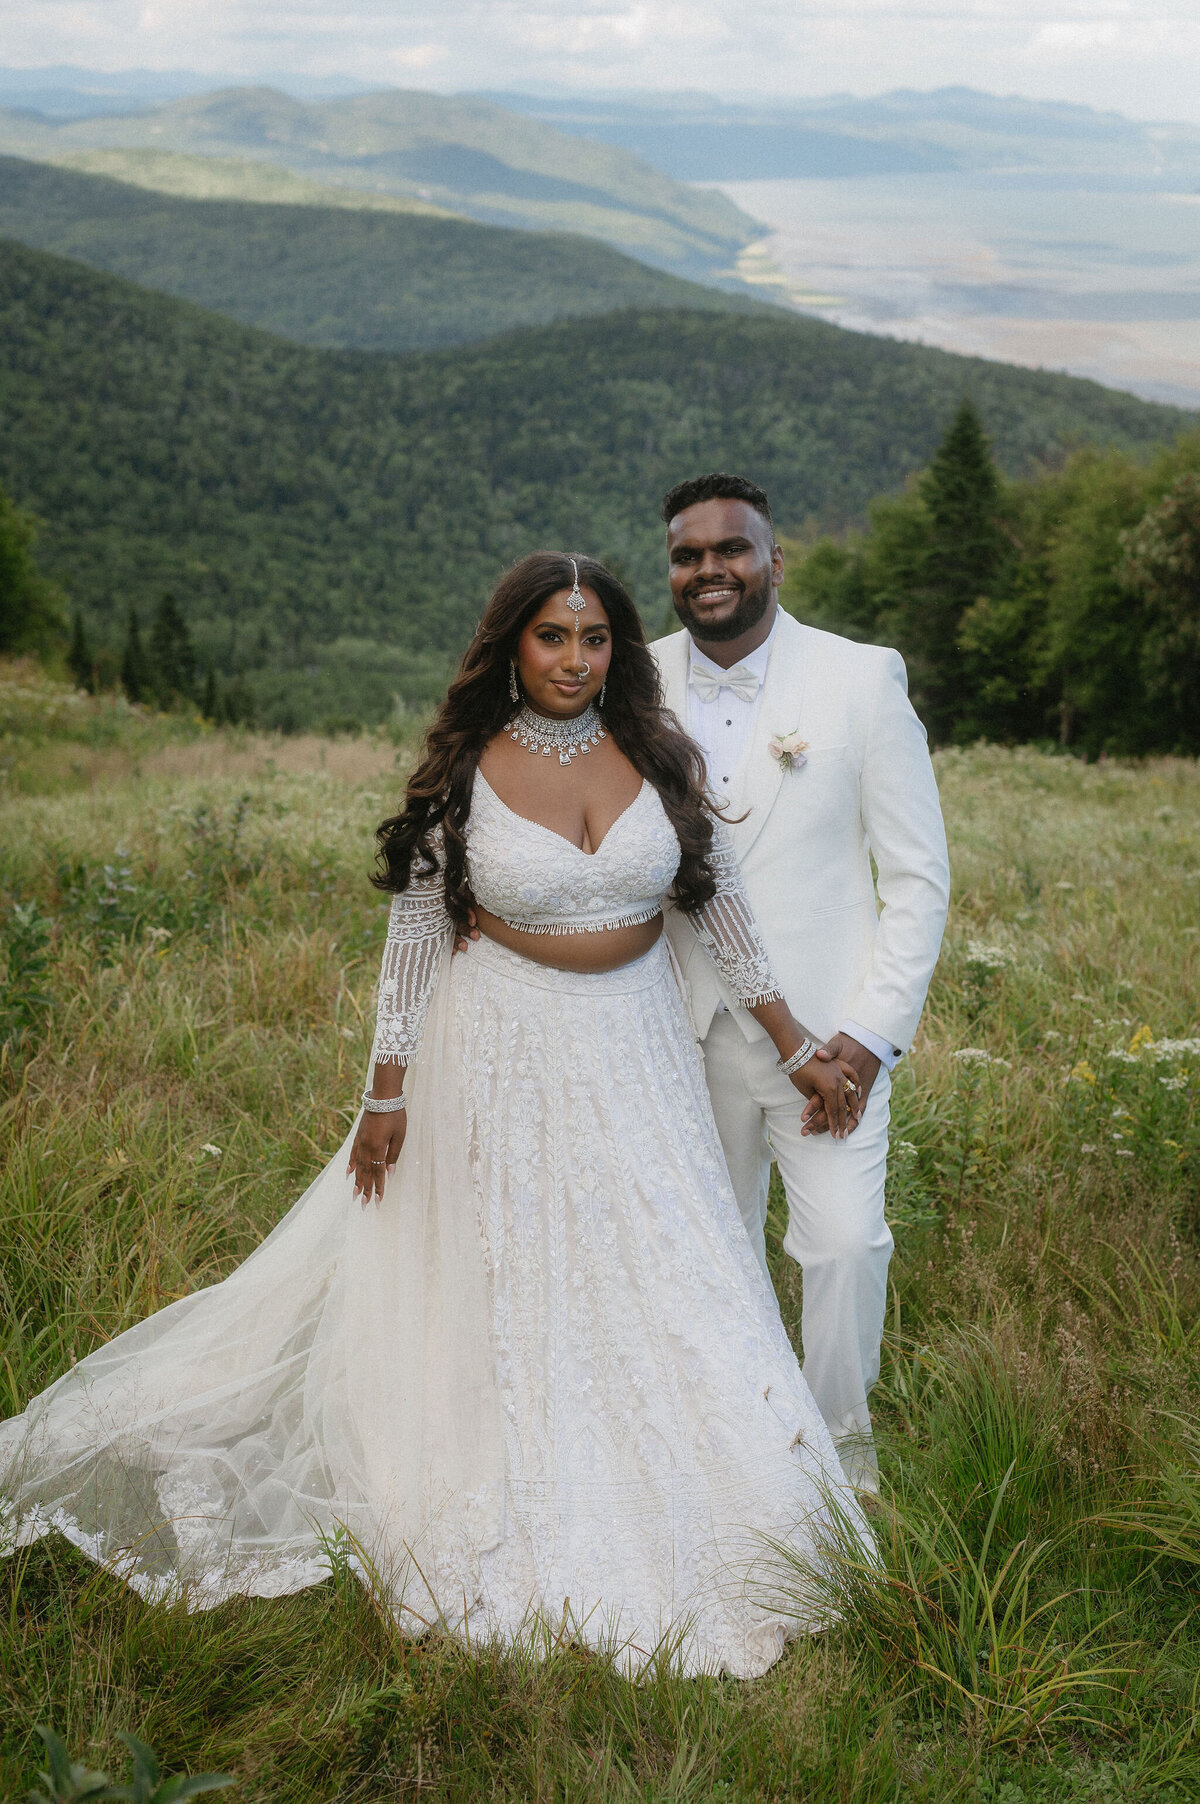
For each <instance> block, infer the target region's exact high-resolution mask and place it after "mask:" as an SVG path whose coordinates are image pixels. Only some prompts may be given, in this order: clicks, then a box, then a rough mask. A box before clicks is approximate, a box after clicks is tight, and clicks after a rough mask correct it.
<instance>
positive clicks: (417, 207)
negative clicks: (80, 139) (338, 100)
mask: <svg viewBox="0 0 1200 1804" xmlns="http://www.w3.org/2000/svg"><path fill="white" fill-rule="evenodd" d="M53 161H54V162H55V163H56V164H57V165H58V166H59V167H60V168H62V169H77V170H78V171H79V172H80V174H81V175H107V176H109V177H110V178H111V179H112V180H113V181H114V182H129V183H131V184H132V186H133V187H135V188H147V189H149V191H150V192H151V194H172V195H174V196H175V197H176V198H177V199H179V200H248V201H268V202H270V201H273V202H275V203H277V204H278V205H280V206H286V207H349V208H351V209H352V210H354V211H359V212H363V211H365V212H374V213H421V214H424V215H425V217H426V218H433V219H456V218H458V217H459V215H458V214H455V213H450V212H449V211H448V210H447V209H446V208H445V207H434V206H431V205H430V203H429V202H428V201H425V200H418V199H417V198H416V197H415V195H411V194H376V193H375V192H374V190H373V189H370V188H341V187H338V185H337V184H336V183H334V182H321V181H314V180H313V179H312V178H311V177H310V176H306V175H297V174H296V172H295V170H293V169H283V168H281V167H280V165H279V164H278V163H260V162H256V161H255V160H254V158H252V157H196V156H189V155H187V153H186V152H184V151H176V150H69V151H65V152H62V153H60V154H59V155H58V156H56V157H55V158H54V159H53Z"/></svg>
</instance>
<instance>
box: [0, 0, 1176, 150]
mask: <svg viewBox="0 0 1200 1804" xmlns="http://www.w3.org/2000/svg"><path fill="white" fill-rule="evenodd" d="M56 64H74V65H79V66H82V67H86V68H90V69H98V70H105V71H112V72H117V71H120V70H122V69H131V68H139V69H150V70H163V71H166V70H181V69H182V70H192V71H196V72H198V73H199V74H201V75H205V76H212V77H213V80H214V83H217V82H221V83H225V82H229V83H234V82H237V83H242V82H249V81H254V80H263V79H274V80H276V81H280V79H281V78H284V77H286V75H287V74H289V73H291V74H294V75H297V76H304V77H308V78H314V77H345V78H347V79H349V80H353V81H359V82H362V83H364V84H367V85H370V86H372V87H422V88H432V89H435V90H438V91H440V92H455V91H461V90H463V89H471V88H492V89H496V88H500V89H504V88H507V89H523V90H525V91H531V92H532V91H536V92H546V91H551V92H552V91H555V90H560V91H570V92H572V93H583V92H590V91H594V92H604V91H610V92H611V91H629V90H633V89H636V90H655V89H693V90H697V89H698V90H701V91H704V92H708V93H714V94H719V95H724V96H726V97H728V98H730V99H745V98H747V97H760V98H762V99H763V100H775V101H782V100H787V99H789V98H792V97H799V96H808V95H818V94H829V93H836V92H849V93H854V94H875V93H881V92H884V91H886V90H887V89H889V88H897V87H912V88H934V87H941V86H944V85H948V84H957V83H962V84H964V85H966V86H970V87H976V88H984V89H987V90H988V91H989V92H991V93H1015V94H1025V95H1029V96H1032V97H1035V98H1038V99H1047V100H1068V101H1075V102H1078V103H1081V104H1084V105H1089V106H1095V107H1100V108H1106V109H1114V110H1116V111H1119V112H1123V113H1126V114H1128V115H1130V116H1131V117H1133V118H1141V119H1179V120H1188V121H1191V122H1193V123H1200V0H907V3H906V4H905V3H902V0H477V3H476V4H465V5H461V6H447V5H445V4H442V5H438V4H433V3H431V0H424V3H423V4H422V3H420V0H341V3H338V0H149V3H147V4H142V3H141V0H2V4H0V66H4V67H8V68H22V69H32V68H39V67H47V66H52V65H56Z"/></svg>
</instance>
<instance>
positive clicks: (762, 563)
mask: <svg viewBox="0 0 1200 1804" xmlns="http://www.w3.org/2000/svg"><path fill="white" fill-rule="evenodd" d="M667 553H668V558H669V574H670V581H671V599H672V601H673V602H674V604H675V612H676V613H677V614H678V616H679V618H680V620H681V621H682V622H683V624H684V626H685V627H687V629H688V631H689V632H690V633H691V635H692V637H693V639H694V640H695V641H696V643H697V645H699V646H702V647H709V646H714V645H719V646H721V647H723V648H724V649H725V650H726V651H731V652H733V653H734V654H735V655H736V657H742V656H744V655H745V654H746V652H748V651H751V650H753V649H754V647H755V646H756V645H758V644H761V643H762V641H763V640H764V639H765V638H766V636H767V634H768V633H769V632H770V630H771V622H772V620H773V618H774V613H775V609H774V593H775V589H776V588H777V587H778V585H779V582H780V581H781V580H782V577H783V559H782V556H781V554H780V552H779V550H778V547H777V546H776V544H775V539H774V534H773V533H772V531H771V528H770V525H769V524H768V522H767V521H766V520H764V519H763V517H762V515H761V514H759V513H758V512H756V510H755V509H754V508H752V507H751V506H749V504H748V503H746V502H744V501H735V500H730V499H726V498H719V499H716V500H712V501H698V502H696V503H694V504H693V505H692V506H691V507H685V508H683V509H681V511H680V512H679V513H677V514H676V515H675V516H674V518H673V519H672V520H670V521H669V522H668V524H667ZM717 661H718V662H719V663H724V662H725V658H724V657H723V656H722V657H720V658H718V660H717Z"/></svg>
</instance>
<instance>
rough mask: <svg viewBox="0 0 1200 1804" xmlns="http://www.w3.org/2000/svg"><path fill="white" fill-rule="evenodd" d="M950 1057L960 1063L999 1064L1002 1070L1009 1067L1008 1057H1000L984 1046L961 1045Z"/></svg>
mask: <svg viewBox="0 0 1200 1804" xmlns="http://www.w3.org/2000/svg"><path fill="white" fill-rule="evenodd" d="M950 1057H951V1058H952V1059H955V1060H956V1061H957V1062H958V1063H959V1064H960V1065H998V1066H999V1067H1000V1069H1001V1070H1002V1071H1007V1070H1008V1068H1009V1063H1008V1060H1007V1059H1001V1058H998V1057H997V1056H996V1054H995V1053H993V1052H985V1051H984V1049H983V1047H982V1046H960V1047H959V1049H958V1051H957V1052H952V1053H951V1054H950Z"/></svg>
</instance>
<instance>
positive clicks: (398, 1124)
mask: <svg viewBox="0 0 1200 1804" xmlns="http://www.w3.org/2000/svg"><path fill="white" fill-rule="evenodd" d="M829 1069H832V1067H829ZM407 1125H408V1112H407V1110H405V1109H399V1110H397V1111H396V1112H395V1113H394V1114H391V1115H372V1114H369V1113H367V1112H366V1111H364V1113H363V1117H362V1120H361V1121H360V1122H359V1124H358V1132H357V1134H355V1136H354V1145H353V1146H352V1147H351V1149H350V1163H349V1165H348V1166H347V1167H346V1175H347V1177H349V1176H350V1175H351V1173H353V1176H354V1194H355V1196H357V1197H361V1199H362V1206H363V1208H364V1209H365V1208H366V1206H367V1204H368V1203H379V1202H382V1201H383V1187H384V1181H385V1179H386V1178H390V1177H391V1175H392V1173H393V1172H394V1171H395V1169H396V1160H397V1159H398V1158H399V1157H400V1148H401V1147H402V1146H403V1145H404V1135H405V1130H406V1128H407Z"/></svg>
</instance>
